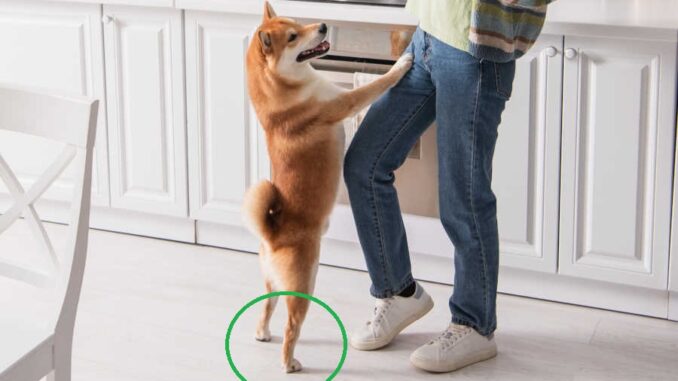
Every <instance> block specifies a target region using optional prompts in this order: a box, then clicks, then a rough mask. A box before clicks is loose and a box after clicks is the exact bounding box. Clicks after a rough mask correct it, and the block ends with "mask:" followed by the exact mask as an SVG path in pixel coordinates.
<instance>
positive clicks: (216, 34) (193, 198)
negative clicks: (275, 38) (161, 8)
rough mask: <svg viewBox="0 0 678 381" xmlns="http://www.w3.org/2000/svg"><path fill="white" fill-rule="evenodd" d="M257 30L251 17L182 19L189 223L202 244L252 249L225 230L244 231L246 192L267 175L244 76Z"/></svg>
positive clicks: (242, 235)
mask: <svg viewBox="0 0 678 381" xmlns="http://www.w3.org/2000/svg"><path fill="white" fill-rule="evenodd" d="M259 22H260V18H259V17H258V16H255V15H251V16H243V15H229V14H212V13H202V12H186V68H187V75H186V86H187V112H188V114H187V115H188V153H189V155H188V158H189V160H188V161H189V174H190V175H189V189H190V192H189V193H190V216H191V218H194V219H196V220H197V239H198V242H200V243H206V244H214V245H219V246H227V247H231V248H237V249H249V250H256V248H257V244H256V240H255V239H254V237H251V236H249V234H248V233H246V232H245V231H240V230H237V229H236V230H235V232H237V233H235V236H229V234H228V231H229V230H227V228H226V226H224V225H228V226H230V227H231V228H233V227H240V226H242V217H241V208H242V201H243V196H244V194H245V191H246V190H247V189H248V188H249V187H250V186H251V185H253V184H254V183H256V182H257V181H258V180H259V179H260V178H264V177H267V176H268V174H269V172H270V170H269V165H268V159H267V154H266V148H265V140H264V137H263V132H262V131H261V128H260V127H259V126H258V123H257V119H256V116H255V115H254V113H253V111H252V109H251V107H250V102H249V98H248V96H247V85H246V76H245V60H246V52H247V47H248V45H249V39H250V35H251V34H252V33H253V31H254V30H255V29H256V27H257V26H258V25H259ZM210 228H214V229H213V230H210ZM210 231H215V233H216V234H215V235H214V236H212V234H210Z"/></svg>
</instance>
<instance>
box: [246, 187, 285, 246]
mask: <svg viewBox="0 0 678 381" xmlns="http://www.w3.org/2000/svg"><path fill="white" fill-rule="evenodd" d="M281 206H282V200H281V197H280V192H279V191H278V188H276V187H275V185H273V183H271V182H270V181H268V180H263V181H261V182H259V183H258V184H256V185H255V186H253V187H251V188H250V189H248V190H247V193H246V194H245V201H244V204H243V207H244V213H243V214H244V217H245V220H246V223H247V225H248V227H249V228H250V230H251V231H252V232H253V233H254V234H256V235H258V236H260V237H261V238H263V239H264V240H266V241H268V242H271V240H272V239H273V235H274V233H275V230H276V226H277V219H278V216H279V214H280V210H281Z"/></svg>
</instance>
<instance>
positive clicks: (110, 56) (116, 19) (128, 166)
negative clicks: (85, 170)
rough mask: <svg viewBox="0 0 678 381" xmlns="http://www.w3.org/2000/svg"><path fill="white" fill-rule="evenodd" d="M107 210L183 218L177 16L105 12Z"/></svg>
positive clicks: (147, 11) (181, 93) (174, 13)
mask: <svg viewBox="0 0 678 381" xmlns="http://www.w3.org/2000/svg"><path fill="white" fill-rule="evenodd" d="M104 23H105V24H104V43H105V52H106V83H107V85H106V95H107V101H108V125H109V140H110V165H111V205H112V206H113V207H115V208H123V209H130V210H136V211H142V212H148V213H154V214H162V215H171V216H187V206H188V200H187V179H186V125H185V112H184V66H183V37H182V17H181V11H179V10H175V9H159V8H142V7H123V6H104Z"/></svg>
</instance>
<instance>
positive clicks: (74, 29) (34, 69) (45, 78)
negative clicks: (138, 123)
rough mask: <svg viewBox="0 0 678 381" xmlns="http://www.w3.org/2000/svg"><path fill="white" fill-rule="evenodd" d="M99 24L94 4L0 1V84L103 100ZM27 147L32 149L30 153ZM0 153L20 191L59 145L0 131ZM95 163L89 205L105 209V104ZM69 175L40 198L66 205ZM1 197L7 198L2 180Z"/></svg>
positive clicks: (101, 48)
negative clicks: (11, 170) (91, 203)
mask: <svg viewBox="0 0 678 381" xmlns="http://www.w3.org/2000/svg"><path fill="white" fill-rule="evenodd" d="M100 20H101V7H100V6H98V5H92V4H49V3H44V2H33V1H25V2H16V1H0V52H1V53H0V83H5V84H10V85H17V86H26V87H31V88H32V87H35V88H41V89H44V90H47V91H55V92H59V93H66V94H73V95H85V96H89V97H92V98H97V99H103V98H104V63H103V44H102V37H101V23H100ZM54 128H60V126H54ZM27 147H31V151H30V152H28V150H27ZM0 151H2V154H3V156H4V157H5V159H6V160H7V161H8V163H9V164H10V166H11V167H12V168H13V169H14V170H15V171H16V173H17V176H18V177H19V179H20V180H21V182H22V183H23V185H24V187H30V185H31V184H32V183H33V182H34V181H35V180H36V179H37V178H38V177H39V175H40V173H42V171H44V170H45V168H46V166H47V164H48V163H50V162H51V161H52V159H53V158H55V157H56V156H57V155H58V154H59V152H60V151H61V147H60V146H59V145H57V144H54V143H51V142H46V141H43V140H38V139H35V138H31V137H26V136H20V135H15V134H12V133H10V132H2V133H0ZM94 160H95V165H94V174H93V178H92V202H93V203H94V204H95V205H108V202H109V197H108V158H107V137H106V105H105V104H104V103H103V102H101V103H100V104H99V120H98V130H97V140H96V148H95V154H94ZM72 175H73V174H72V173H71V172H70V170H68V169H67V170H66V172H64V174H63V175H62V176H61V177H60V178H59V179H58V180H57V181H56V182H55V183H54V184H53V185H52V187H51V188H50V189H49V190H48V192H47V193H46V194H45V196H44V199H49V200H68V201H70V195H71V194H72V190H71V188H72V186H73V177H72ZM0 193H1V194H6V188H5V187H4V184H2V182H0ZM1 209H2V208H0V210H1ZM56 218H57V219H59V218H60V217H56Z"/></svg>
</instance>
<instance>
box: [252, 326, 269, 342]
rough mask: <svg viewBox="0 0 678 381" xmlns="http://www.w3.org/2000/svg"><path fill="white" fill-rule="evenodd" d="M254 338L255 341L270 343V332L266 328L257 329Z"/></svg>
mask: <svg viewBox="0 0 678 381" xmlns="http://www.w3.org/2000/svg"><path fill="white" fill-rule="evenodd" d="M254 338H255V339H257V341H263V342H269V341H271V331H270V330H269V329H268V328H257V333H256V334H255V335H254Z"/></svg>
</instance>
